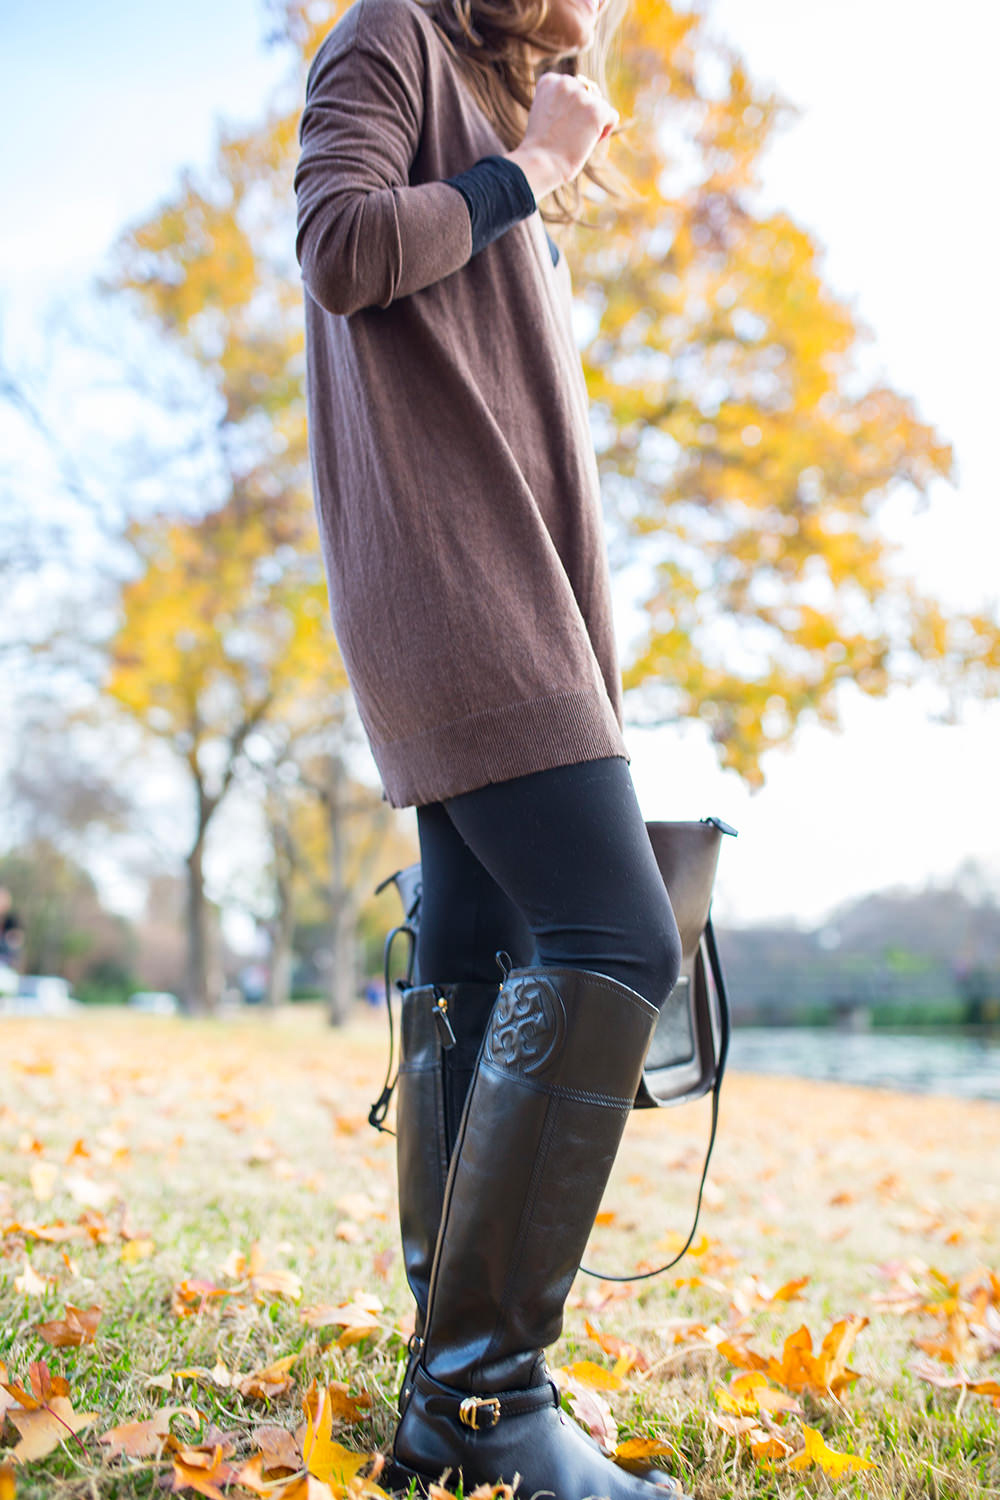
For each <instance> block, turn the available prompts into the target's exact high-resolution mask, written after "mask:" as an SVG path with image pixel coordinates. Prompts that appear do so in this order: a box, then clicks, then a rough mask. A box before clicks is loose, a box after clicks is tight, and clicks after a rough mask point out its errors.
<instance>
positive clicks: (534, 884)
mask: <svg viewBox="0 0 1000 1500" xmlns="http://www.w3.org/2000/svg"><path fill="white" fill-rule="evenodd" d="M417 822H418V827H419V830H420V857H421V867H422V874H423V897H422V899H421V909H420V938H419V943H418V948H417V969H418V973H419V978H420V981H421V982H422V983H424V984H431V983H438V984H451V983H454V982H456V981H459V980H474V981H476V980H477V981H483V982H487V983H488V982H490V981H492V980H499V978H500V975H499V972H498V969H497V965H496V961H495V957H494V955H495V954H496V952H497V950H498V949H503V950H505V951H506V952H507V953H509V954H510V956H511V958H512V960H513V962H514V965H515V967H517V968H524V967H528V966H530V965H534V964H540V965H542V966H543V967H549V968H573V969H589V970H592V971H594V972H596V973H598V974H606V975H608V976H610V978H612V979H616V980H618V981H619V982H620V983H622V984H626V985H628V986H629V988H630V989H633V990H636V991H638V993H639V994H640V995H643V996H644V997H645V998H646V999H647V1000H650V1001H651V1002H652V1003H653V1004H654V1005H657V1006H659V1005H661V1004H662V1003H663V1001H664V1000H665V999H666V997H667V995H668V994H669V992H670V990H671V989H672V988H673V985H674V982H675V980H676V978H677V973H678V969H679V967H680V961H681V948H680V937H679V935H678V932H677V924H676V922H675V921H674V914H673V911H672V909H671V906H670V898H669V897H668V895H667V891H666V887H665V886H664V884H663V880H662V878H661V876H660V872H659V870H658V868H657V865H656V861H655V859H654V857H653V851H652V847H651V846H650V842H649V836H648V835H647V833H646V826H645V823H644V822H643V819H642V814H641V813H640V811H639V804H638V802H637V801H636V796H635V790H634V788H633V786H632V777H631V775H630V774H629V769H628V764H627V762H626V761H624V760H622V759H620V758H615V759H608V760H590V761H584V762H582V763H581V764H579V765H573V766H560V767H558V768H557V769H556V770H553V771H538V772H535V774H534V775H531V776H519V777H517V778H516V779H515V780H513V781H505V782H501V783H499V784H495V785H492V786H486V787H483V788H481V789H480V790H478V791H475V792H466V793H464V794H463V795H462V796H460V797H452V798H449V800H448V801H447V802H434V803H431V804H429V805H427V806H424V807H419V808H418V809H417Z"/></svg>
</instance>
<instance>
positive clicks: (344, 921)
mask: <svg viewBox="0 0 1000 1500" xmlns="http://www.w3.org/2000/svg"><path fill="white" fill-rule="evenodd" d="M329 772H330V778H329V782H328V784H327V792H326V809H327V815H328V817H329V819H330V916H331V924H330V926H331V931H330V943H331V947H332V949H333V963H332V965H331V968H330V995H329V1010H328V1015H329V1020H330V1025H331V1026H343V1024H344V1022H345V1021H346V1020H347V1019H348V1017H349V1016H350V1014H351V1010H352V1008H353V1006H354V997H355V973H354V967H355V965H354V928H355V920H354V902H353V901H352V900H351V892H350V891H349V890H348V889H347V840H346V838H345V836H344V791H345V784H346V780H347V776H346V772H345V770H344V764H343V762H342V760H341V759H340V757H339V755H331V757H330V762H329Z"/></svg>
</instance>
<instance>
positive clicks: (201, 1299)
mask: <svg viewBox="0 0 1000 1500" xmlns="http://www.w3.org/2000/svg"><path fill="white" fill-rule="evenodd" d="M232 1295H233V1293H232V1291H231V1290H230V1289H229V1287H225V1286H216V1285H215V1283H214V1282H212V1281H203V1280H201V1279H200V1278H199V1277H196V1276H191V1277H188V1278H187V1279H186V1280H184V1281H182V1282H180V1283H179V1284H178V1285H177V1286H175V1287H174V1290H173V1293H172V1295H171V1299H170V1311H171V1312H172V1313H173V1314H174V1316H175V1317H177V1318H193V1317H196V1316H197V1315H198V1314H199V1313H203V1312H204V1311H205V1308H206V1307H207V1306H208V1305H209V1303H210V1302H213V1301H216V1300H218V1299H219V1298H220V1297H223V1298H224V1297H231V1296H232Z"/></svg>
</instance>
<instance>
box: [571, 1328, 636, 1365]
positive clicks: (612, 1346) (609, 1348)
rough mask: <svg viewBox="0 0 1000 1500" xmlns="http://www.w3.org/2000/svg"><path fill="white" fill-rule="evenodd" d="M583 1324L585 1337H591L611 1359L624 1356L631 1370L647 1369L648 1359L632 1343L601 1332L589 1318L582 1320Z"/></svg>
mask: <svg viewBox="0 0 1000 1500" xmlns="http://www.w3.org/2000/svg"><path fill="white" fill-rule="evenodd" d="M583 1326H584V1328H585V1329H586V1330H587V1337H588V1338H590V1339H593V1341H594V1343H595V1344H597V1345H598V1346H599V1347H600V1348H601V1349H603V1350H604V1352H605V1354H610V1355H611V1356H612V1358H613V1359H621V1358H622V1356H624V1357H625V1358H627V1359H628V1361H629V1364H630V1367H631V1368H632V1369H633V1370H648V1369H649V1359H648V1358H647V1356H646V1355H645V1354H643V1352H642V1350H641V1349H637V1348H636V1346H635V1345H634V1344H629V1343H626V1341H625V1340H624V1339H620V1338H616V1337H615V1335H614V1334H613V1333H601V1332H600V1330H599V1329H597V1328H595V1327H594V1325H593V1323H591V1321H590V1319H589V1318H586V1319H585V1320H584V1325H583Z"/></svg>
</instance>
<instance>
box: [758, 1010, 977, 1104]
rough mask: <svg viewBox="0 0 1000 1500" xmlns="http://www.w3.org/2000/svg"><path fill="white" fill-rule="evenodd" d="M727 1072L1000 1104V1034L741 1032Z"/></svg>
mask: <svg viewBox="0 0 1000 1500" xmlns="http://www.w3.org/2000/svg"><path fill="white" fill-rule="evenodd" d="M729 1067H730V1068H732V1069H733V1070H734V1072H735V1071H742V1072H745V1073H783V1074H785V1075H791V1076H793V1077H796V1078H832V1079H837V1080H839V1081H841V1082H845V1083H860V1084H868V1085H870V1086H871V1087H873V1088H889V1089H902V1090H904V1091H905V1092H907V1093H913V1094H955V1095H957V1096H959V1097H960V1098H964V1099H997V1100H1000V1033H998V1032H996V1031H993V1032H948V1031H935V1032H927V1033H924V1034H920V1033H917V1032H899V1031H882V1030H878V1031H855V1032H852V1031H837V1030H832V1029H831V1030H826V1029H819V1028H814V1027H805V1026H802V1027H799V1026H794V1027H793V1026H736V1027H734V1029H733V1036H732V1041H731V1042H730V1046H729Z"/></svg>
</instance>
